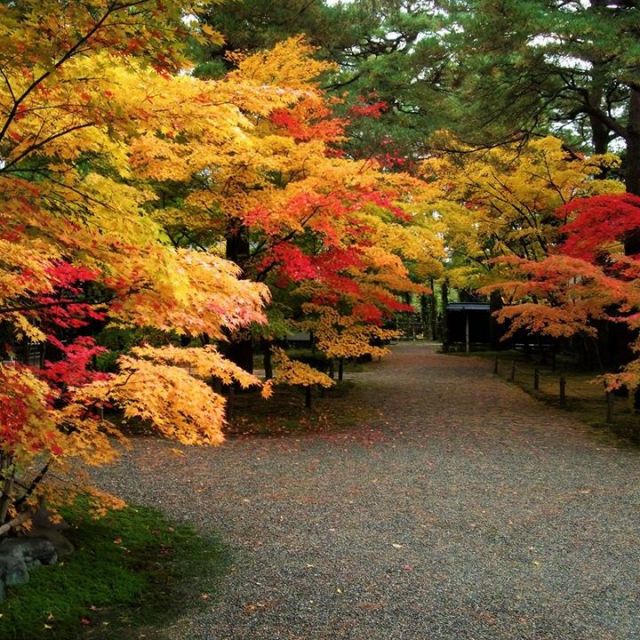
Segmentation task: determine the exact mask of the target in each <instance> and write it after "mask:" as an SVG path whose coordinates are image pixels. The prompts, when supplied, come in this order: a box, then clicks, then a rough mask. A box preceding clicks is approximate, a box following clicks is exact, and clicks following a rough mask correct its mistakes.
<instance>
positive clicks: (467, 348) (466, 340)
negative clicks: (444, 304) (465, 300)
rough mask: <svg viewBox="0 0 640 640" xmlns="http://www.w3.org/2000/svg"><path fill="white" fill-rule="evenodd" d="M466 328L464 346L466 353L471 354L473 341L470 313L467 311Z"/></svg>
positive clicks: (465, 315)
mask: <svg viewBox="0 0 640 640" xmlns="http://www.w3.org/2000/svg"><path fill="white" fill-rule="evenodd" d="M464 317H465V327H464V344H465V348H466V352H467V353H469V352H470V351H471V341H470V339H469V311H465V314H464Z"/></svg>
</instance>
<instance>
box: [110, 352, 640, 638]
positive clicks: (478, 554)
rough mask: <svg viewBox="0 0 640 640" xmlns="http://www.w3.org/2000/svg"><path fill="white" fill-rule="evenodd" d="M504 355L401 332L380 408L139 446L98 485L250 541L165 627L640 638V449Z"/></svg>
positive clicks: (367, 386)
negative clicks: (545, 390) (438, 345)
mask: <svg viewBox="0 0 640 640" xmlns="http://www.w3.org/2000/svg"><path fill="white" fill-rule="evenodd" d="M490 369H491V366H490V364H488V363H487V362H483V361H481V360H479V359H474V358H457V357H451V356H443V355H438V354H436V353H435V351H434V349H433V348H429V347H428V346H426V345H414V344H402V345H399V346H397V347H395V348H394V351H393V355H392V356H391V357H390V358H389V359H387V360H386V361H384V362H383V363H381V364H379V365H375V366H372V367H370V368H369V369H368V370H367V371H366V372H364V373H360V374H356V375H357V383H358V384H357V387H356V389H355V390H354V392H353V393H352V394H351V395H350V397H349V398H348V399H347V400H348V401H350V402H361V403H368V404H370V405H371V407H372V409H373V411H372V415H374V416H375V418H374V419H373V420H372V421H371V422H370V423H369V424H367V425H359V427H358V428H356V429H354V430H351V431H349V432H348V433H346V432H345V433H341V434H337V435H336V434H333V435H325V436H322V435H310V436H306V437H298V438H273V439H246V440H234V441H231V442H229V443H227V444H226V445H225V446H223V447H221V448H219V449H216V450H214V451H211V450H202V449H194V450H189V453H188V457H187V458H186V459H185V458H176V457H171V456H170V457H169V458H168V459H169V462H168V463H167V462H166V461H167V456H165V455H163V450H164V449H168V448H170V447H171V446H172V445H169V444H166V443H163V442H160V441H154V440H144V441H141V442H140V443H139V444H138V445H137V447H136V450H135V451H134V453H133V454H132V455H130V456H128V457H127V458H126V459H125V461H124V462H123V463H122V465H121V466H120V467H119V468H118V467H116V468H115V470H112V471H109V472H108V474H107V475H106V476H104V477H103V478H102V481H103V484H105V485H107V486H108V487H109V488H111V489H112V490H115V491H117V492H119V493H121V494H123V495H125V497H126V498H127V499H129V500H131V501H134V502H139V503H144V504H151V505H154V506H158V507H160V508H161V509H163V510H164V511H166V512H167V513H169V514H171V516H172V517H176V518H179V519H183V520H186V521H190V522H192V523H193V524H195V525H196V526H197V527H199V528H200V529H202V530H203V531H216V532H218V533H219V534H220V535H221V536H222V537H223V539H225V540H226V541H228V542H229V543H230V544H231V545H232V547H234V548H235V561H234V566H233V569H232V571H231V572H230V574H229V575H228V577H227V578H226V579H225V582H224V584H223V588H222V595H221V598H220V599H219V601H218V602H216V603H213V604H211V607H210V608H208V609H206V610H200V611H197V612H195V613H194V612H192V613H188V614H186V617H184V618H182V619H180V620H179V621H178V622H177V623H176V624H174V625H173V626H171V627H169V628H168V629H165V630H164V631H163V632H161V634H160V635H159V636H158V637H161V638H164V639H166V640H182V639H185V640H186V639H189V640H280V639H282V640H294V639H300V640H321V639H322V640H347V639H348V640H395V639H397V640H444V639H446V640H485V639H486V640H489V639H491V640H503V639H504V640H529V639H531V640H534V639H535V640H543V639H544V640H638V639H640V581H639V577H640V562H639V560H640V511H639V506H640V455H639V454H638V452H637V451H634V450H630V449H623V448H615V447H613V446H610V445H606V444H602V443H600V442H598V441H597V440H596V439H595V438H594V437H593V435H591V434H590V433H589V431H588V429H586V428H585V427H582V426H581V425H580V424H579V423H577V422H575V421H574V420H573V419H572V418H570V417H569V416H568V415H567V414H563V413H561V412H558V411H555V410H553V409H551V408H549V407H547V406H545V405H543V404H541V403H538V402H537V401H535V400H533V399H532V398H530V397H529V396H527V395H526V394H525V393H524V392H522V391H521V390H519V389H518V388H516V387H514V386H511V385H507V384H506V383H504V382H502V381H500V380H498V379H496V378H495V377H493V376H492V375H491V373H490ZM185 493H186V494H187V495H188V496H189V497H188V499H187V500H185V498H184V496H185ZM176 604H177V606H179V603H176Z"/></svg>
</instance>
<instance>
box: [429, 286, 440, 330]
mask: <svg viewBox="0 0 640 640" xmlns="http://www.w3.org/2000/svg"><path fill="white" fill-rule="evenodd" d="M429 284H430V286H431V295H430V296H429V302H430V305H431V312H430V320H431V339H432V340H437V339H438V300H437V299H436V283H435V281H434V279H433V278H431V280H430V282H429Z"/></svg>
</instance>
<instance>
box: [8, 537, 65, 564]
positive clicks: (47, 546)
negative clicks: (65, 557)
mask: <svg viewBox="0 0 640 640" xmlns="http://www.w3.org/2000/svg"><path fill="white" fill-rule="evenodd" d="M3 556H4V557H6V556H9V557H15V558H22V560H24V562H25V564H26V565H27V567H31V566H37V565H36V562H37V563H38V565H39V564H54V563H55V562H57V560H58V554H57V553H56V548H55V547H54V545H53V543H52V542H51V541H50V540H47V539H46V538H36V537H21V538H7V539H6V540H3V542H2V543H1V544H0V558H1V557H3Z"/></svg>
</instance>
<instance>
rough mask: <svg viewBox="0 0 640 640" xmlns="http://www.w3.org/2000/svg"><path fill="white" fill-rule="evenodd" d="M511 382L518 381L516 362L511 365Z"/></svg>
mask: <svg viewBox="0 0 640 640" xmlns="http://www.w3.org/2000/svg"><path fill="white" fill-rule="evenodd" d="M509 381H510V382H515V381H516V361H515V360H514V361H513V362H512V363H511V375H510V376H509Z"/></svg>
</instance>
